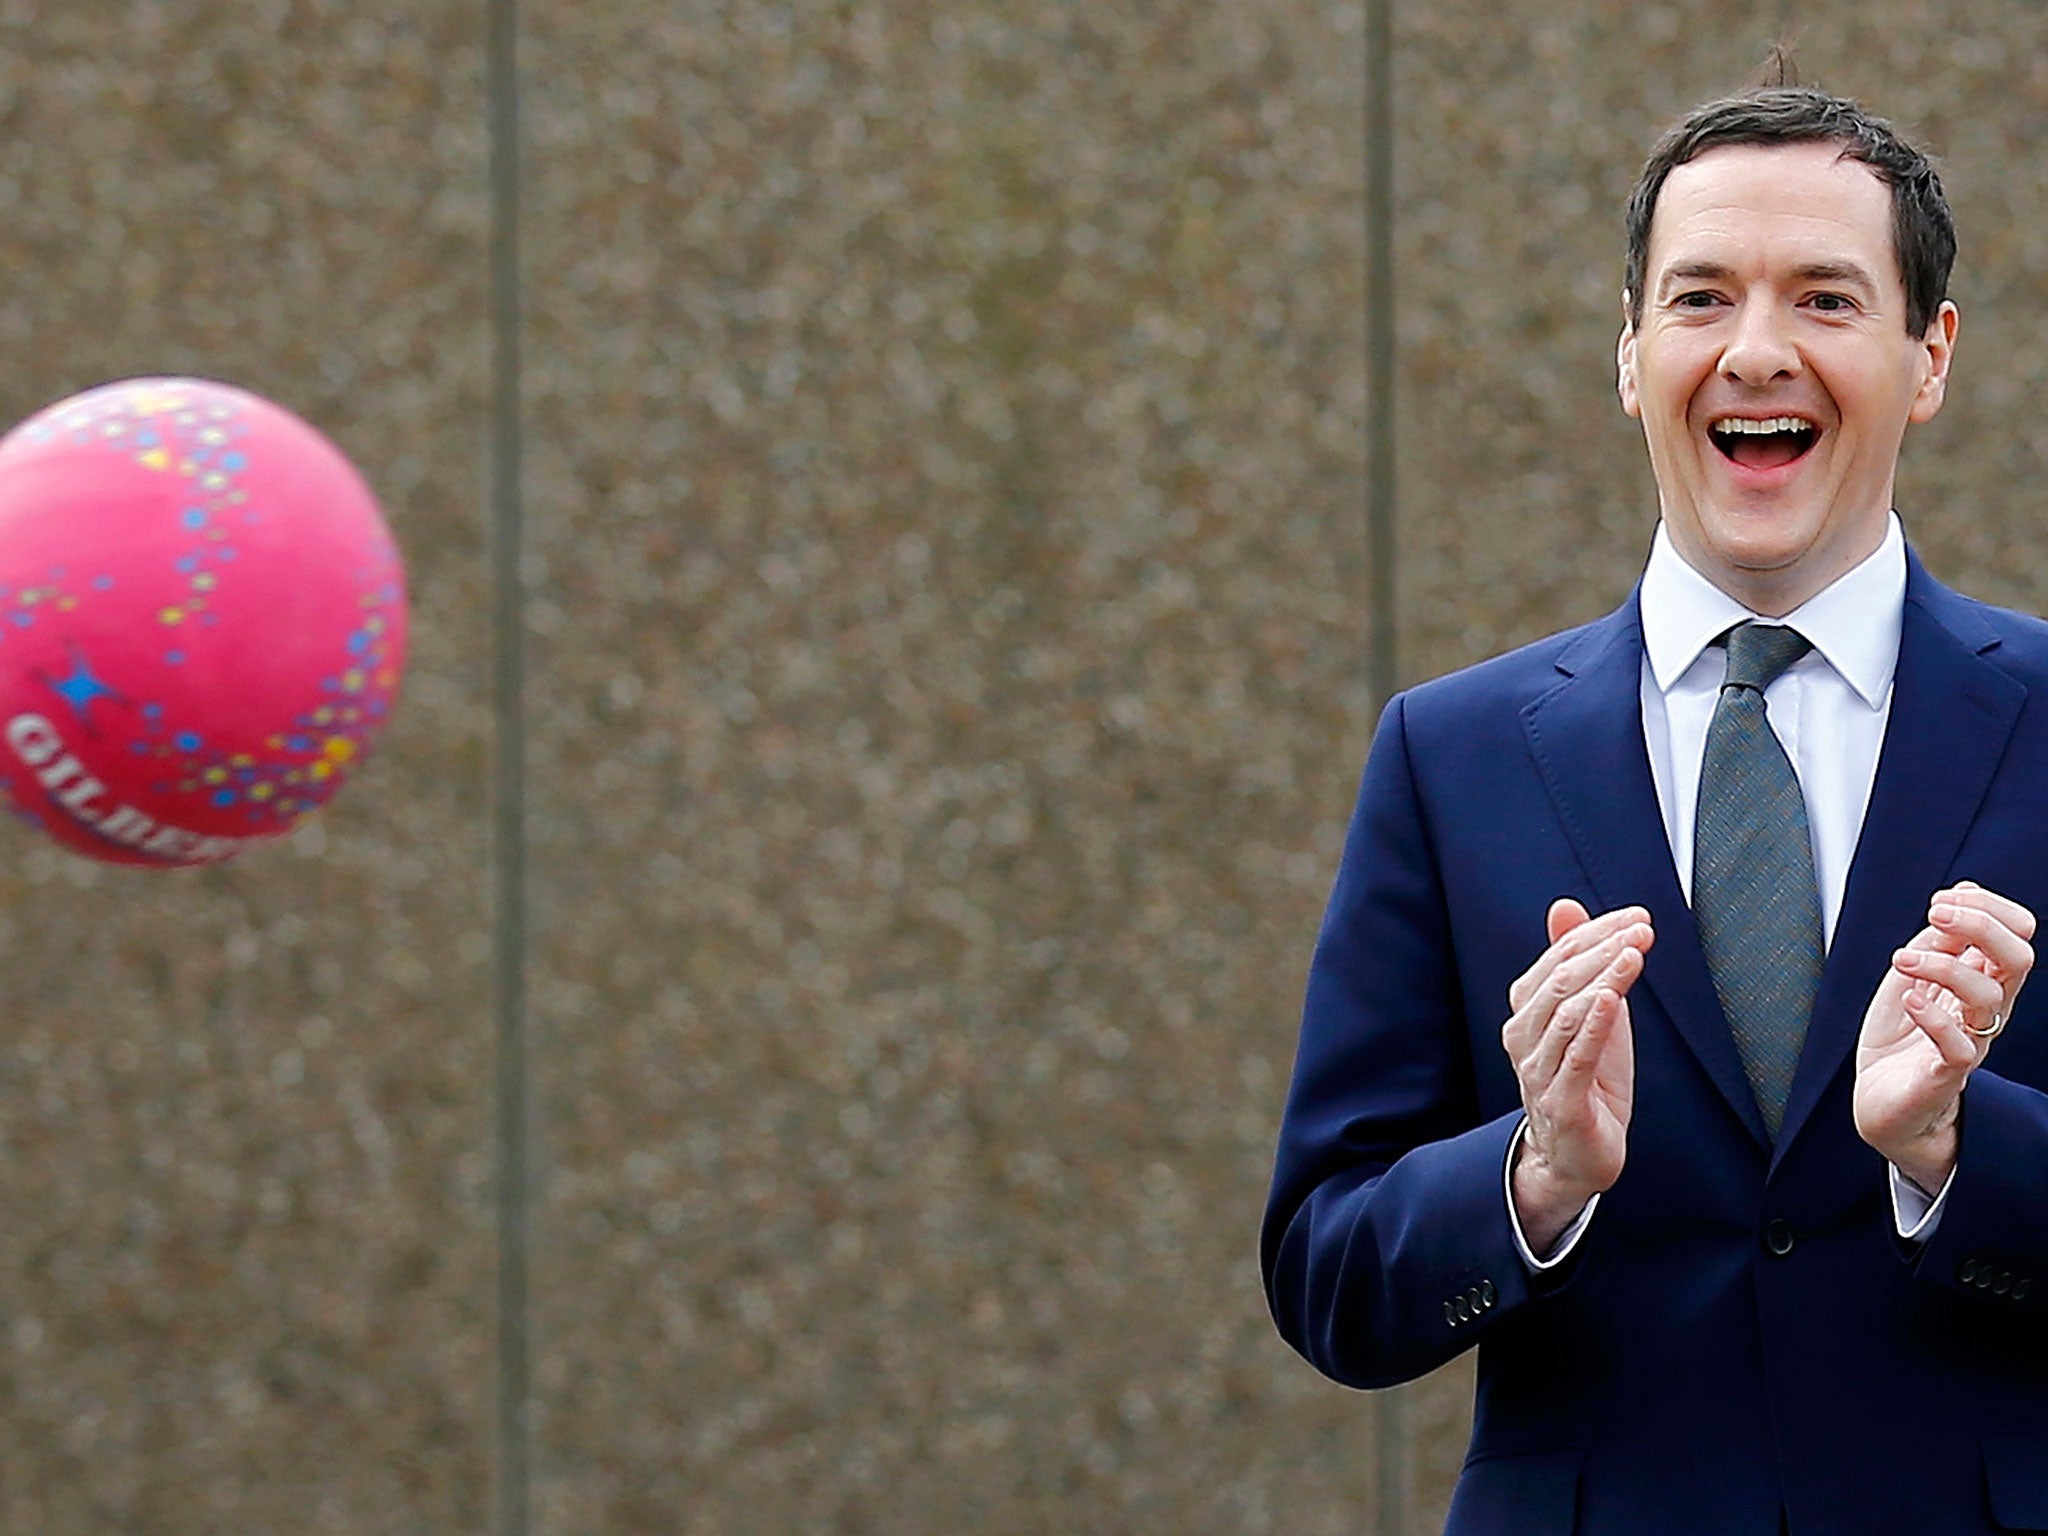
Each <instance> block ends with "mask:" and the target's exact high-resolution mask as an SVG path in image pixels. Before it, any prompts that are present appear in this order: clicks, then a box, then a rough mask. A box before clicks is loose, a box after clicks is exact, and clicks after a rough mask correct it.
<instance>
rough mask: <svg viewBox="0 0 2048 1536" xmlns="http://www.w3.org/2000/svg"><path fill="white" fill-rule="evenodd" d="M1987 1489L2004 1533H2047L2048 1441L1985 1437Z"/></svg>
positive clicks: (2032, 1436) (2033, 1437)
mask: <svg viewBox="0 0 2048 1536" xmlns="http://www.w3.org/2000/svg"><path fill="white" fill-rule="evenodd" d="M1984 1486H1985V1488H1986V1490H1987V1491H1988V1492H1989V1493H1990V1495H1991V1518H1992V1519H1993V1520H1995V1521H1997V1522H1998V1528H1999V1529H2000V1530H2002V1531H2048V1442H2044V1441H2043V1438H2042V1437H2041V1436H2040V1435H2039V1434H1990V1435H1986V1436H1985V1437H1984Z"/></svg>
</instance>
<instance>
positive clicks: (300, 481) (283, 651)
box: [0, 378, 406, 867]
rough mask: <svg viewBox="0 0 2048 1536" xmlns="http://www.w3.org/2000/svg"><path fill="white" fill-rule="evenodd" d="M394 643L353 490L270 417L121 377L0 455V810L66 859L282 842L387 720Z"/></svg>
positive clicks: (396, 625)
mask: <svg viewBox="0 0 2048 1536" xmlns="http://www.w3.org/2000/svg"><path fill="white" fill-rule="evenodd" d="M405 638H406V595H405V571H404V567H403V565H402V564H401V562H400V559H399V554H398V549H397V546H396V545H395V544H394V543H393V541H392V538H391V532H390V530H389V528H387V527H386V526H385V522H384V518H383V515H382V513H380V512H379V511H378V508H377V503H376V501H375V499H374V498H373V497H372V496H371V494H370V491H369V488H368V487H367V486H366V485H365V484H364V483H363V479H362V476H360V475H359V474H357V473H356V471H355V469H354V467H353V466H352V465H351V464H350V463H349V462H348V460H347V459H346V458H344V457H343V456H342V454H341V452H340V451H339V450H338V449H337V448H335V446H334V445H333V444H332V443H330V442H329V441H328V440H327V439H326V438H325V437H323V436H321V435H320V433H318V432H317V431H315V430H314V429H313V428H312V427H310V426H308V425H307V424H306V423H305V422H303V421H301V420H300V419H299V418H298V417H296V416H294V415H292V414H291V413H290V412H289V411H286V410H284V409H283V408H281V407H279V406H277V405H273V404H272V403H271V402H269V401H267V400H263V399H260V398H258V397H257V396H255V395H252V394H249V393H248V392H246V391H244V390H240V389H235V388H232V387H230V386H228V385H225V384H216V383H209V382H207V381H205V380H201V379H168V378H166V379H130V380H127V381H124V382H122V383H118V384H107V385H103V386H101V387H100V388H97V389H92V390H88V391H86V392H85V393H83V394H80V395H75V396H73V397H72V398H70V399H68V400H63V401H60V402H59V403H57V404H56V405H53V406H50V407H49V408H48V409H46V410H43V411H41V412H39V413H38V414H36V415H35V416H32V417H30V418H29V419H28V420H27V421H25V422H23V423H22V424H21V425H20V426H18V427H16V428H15V429H14V430H13V431H12V432H10V433H8V434H7V436H6V437H5V438H4V439H0V789H4V790H5V791H6V794H7V797H8V799H9V800H10V801H11V803H12V806H13V809H14V810H15V812H16V813H17V814H18V815H19V816H20V817H21V818H22V819H24V820H26V821H28V822H30V823H32V824H33V825H35V826H37V827H39V828H41V829H42V830H43V831H44V832H46V833H48V834H49V835H50V836H52V837H54V838H56V839H57V840H58V841H59V842H61V843H63V844H64V845H66V846H67V847H69V848H72V849H75V850H76V851H77V852H79V853H82V854H86V855H89V856H90V857H92V858H96V859H104V860H108V861H110V862H113V863H120V864H135V865H146V866H156V867H172V866H179V865H193V864H209V863H216V862H218V861H219V860H221V859H225V858H228V857H230V856H232V855H233V854H235V853H237V852H239V851H240V850H242V849H243V848H245V847H247V846H249V845H250V844H251V843H255V842H260V841H262V840H264V839H267V838H273V837H277V836H280V835H282V834H283V833H285V832H288V831H290V830H291V828H292V827H293V825H294V824H295V823H297V821H298V820H299V818H301V817H302V816H304V815H306V814H307V812H309V811H311V810H313V809H315V808H316V807H318V806H319V805H321V804H322V803H324V802H325V801H326V800H328V799H329V798H331V797H332V796H333V794H334V792H335V791H336V790H337V789H339V788H340V787H341V785H342V784H343V783H344V782H345V781H346V780H347V779H348V776H349V774H350V773H351V771H352V770H353V769H355V768H356V767H357V765H359V764H360V763H361V762H362V760H363V756H364V754H365V752H366V751H367V750H368V749H369V747H370V744H371V742H372V741H373V740H374V739H375V737H376V735H377V733H378V731H379V730H380V729H381V728H382V726H383V725H384V723H385V721H386V720H387V719H388V718H389V717H390V714H391V710H392V706H393V703H394V701H395V699H396V697H397V692H398V684H399V674H400V672H401V671H402V669H403V667H404V663H405Z"/></svg>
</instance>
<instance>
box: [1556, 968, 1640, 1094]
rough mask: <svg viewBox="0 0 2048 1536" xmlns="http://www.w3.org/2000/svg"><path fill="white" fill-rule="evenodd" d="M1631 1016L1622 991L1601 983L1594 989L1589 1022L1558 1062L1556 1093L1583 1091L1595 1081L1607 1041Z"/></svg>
mask: <svg viewBox="0 0 2048 1536" xmlns="http://www.w3.org/2000/svg"><path fill="white" fill-rule="evenodd" d="M1627 1017H1628V1008H1627V1007H1626V1005H1624V1004H1623V1002H1622V1000H1621V994H1620V993H1619V992H1616V991H1615V990H1613V989H1612V988H1611V987H1605V986H1602V987H1598V988H1596V989H1595V990H1594V992H1593V1001H1592V1004H1591V1006H1590V1007H1588V1008H1587V1010H1586V1022H1585V1023H1584V1024H1582V1025H1581V1026H1579V1032H1578V1034H1577V1035H1575V1036H1574V1037H1573V1038H1572V1042H1571V1044H1570V1045H1569V1046H1568V1047H1567V1048H1566V1049H1565V1053H1564V1060H1563V1061H1561V1062H1560V1063H1558V1069H1557V1076H1556V1077H1555V1078H1553V1079H1552V1080H1551V1090H1552V1092H1553V1093H1556V1092H1558V1091H1560V1090H1561V1091H1562V1092H1563V1093H1564V1094H1566V1095H1567V1096H1573V1095H1580V1094H1583V1093H1584V1092H1585V1091H1586V1088H1587V1086H1588V1085H1589V1084H1590V1083H1591V1082H1592V1079H1593V1074H1594V1071H1595V1069H1596V1068H1597V1067H1598V1066H1599V1065H1600V1057H1601V1055H1602V1054H1603V1053H1604V1052H1605V1051H1606V1049H1607V1042H1608V1041H1609V1040H1611V1039H1612V1038H1613V1037H1614V1033H1615V1031H1616V1030H1618V1029H1619V1028H1621V1025H1622V1021H1623V1020H1624V1019H1626V1018H1627Z"/></svg>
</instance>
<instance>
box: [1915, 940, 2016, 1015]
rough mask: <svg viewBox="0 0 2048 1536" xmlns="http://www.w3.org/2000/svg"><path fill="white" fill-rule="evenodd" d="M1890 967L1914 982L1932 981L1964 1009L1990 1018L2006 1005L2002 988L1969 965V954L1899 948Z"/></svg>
mask: <svg viewBox="0 0 2048 1536" xmlns="http://www.w3.org/2000/svg"><path fill="white" fill-rule="evenodd" d="M1892 964H1893V965H1894V966H1896V967H1897V968H1898V969H1899V970H1900V971H1901V972H1903V973H1904V974H1905V975H1907V976H1910V977H1912V978H1913V980H1915V981H1920V982H1931V983H1933V984H1934V985H1936V986H1939V987H1944V988H1946V989H1947V990H1948V991H1949V992H1951V993H1953V994H1954V995H1955V997H1956V999H1957V1001H1958V1002H1959V1003H1961V1005H1962V1006H1963V1007H1965V1008H1969V1009H1974V1010H1975V1011H1977V1012H1978V1013H1981V1014H1985V1015H1987V1016H1988V1015H1990V1014H1992V1013H1995V1012H1997V1011H1998V1009H1999V1007H2000V1006H2001V1005H2002V1004H2003V1003H2004V1002H2005V987H2004V984H2003V983H2001V982H2000V981H1999V979H1998V978H1997V977H1996V976H1988V975H1986V974H1985V973H1984V972H1983V971H1982V970H1980V969H1979V968H1978V967H1976V966H1975V965H1972V964H1971V963H1970V958H1969V956H1968V955H1945V954H1941V953H1939V952H1938V951H1934V950H1926V949H1902V950H1900V951H1898V953H1896V954H1895V955H1893V956H1892Z"/></svg>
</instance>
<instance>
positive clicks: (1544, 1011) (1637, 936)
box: [1501, 924, 1649, 1056]
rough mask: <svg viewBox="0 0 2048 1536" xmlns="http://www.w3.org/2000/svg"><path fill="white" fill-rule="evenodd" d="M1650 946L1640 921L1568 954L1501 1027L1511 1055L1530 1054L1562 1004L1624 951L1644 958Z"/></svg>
mask: <svg viewBox="0 0 2048 1536" xmlns="http://www.w3.org/2000/svg"><path fill="white" fill-rule="evenodd" d="M1648 945H1649V928H1648V926H1647V925H1644V924H1637V925H1636V926H1634V927H1631V928H1624V929H1622V930H1621V932H1619V933H1617V934H1615V935H1613V936H1612V937H1611V938H1609V939H1608V940H1607V941H1606V942H1605V943H1603V944H1600V945H1598V946H1597V947H1595V948H1593V949H1590V950H1587V951H1586V952H1585V953H1583V954H1576V955H1570V956H1567V957H1566V958H1565V959H1564V960H1562V961H1560V962H1559V963H1558V965H1557V966H1556V967H1555V968H1554V969H1552V971H1551V972H1550V974H1549V975H1547V976H1545V977H1544V978H1543V980H1542V982H1541V983H1540V984H1539V985H1538V986H1537V987H1536V989H1535V990H1534V991H1533V992H1530V993H1529V994H1528V995H1527V996H1525V997H1524V998H1523V999H1522V1001H1521V1003H1520V1005H1519V1006H1518V1007H1517V1008H1516V1009H1515V1011H1514V1013H1513V1014H1511V1015H1510V1016H1509V1018H1508V1021H1507V1023H1506V1024H1505V1025H1503V1026H1502V1028H1501V1043H1502V1044H1503V1045H1505V1046H1506V1047H1507V1049H1508V1052H1509V1054H1510V1055H1513V1056H1520V1055H1522V1054H1524V1053H1526V1052H1527V1051H1528V1049H1529V1048H1530V1047H1531V1046H1532V1045H1533V1044H1534V1043H1535V1041H1536V1040H1537V1038H1538V1037H1539V1036H1540V1035H1541V1034H1542V1033H1543V1031H1544V1030H1545V1029H1546V1028H1548V1027H1549V1024H1550V1021H1551V1018H1552V1017H1553V1015H1555V1013H1556V1012H1557V1010H1558V1008H1559V1007H1561V1006H1562V1005H1563V1004H1564V1003H1565V1002H1567V1001H1568V1000H1570V999H1571V998H1573V997H1576V996H1578V995H1579V994H1580V993H1582V992H1584V991H1585V990H1586V989H1587V988H1588V987H1590V986H1591V985H1592V984H1593V983H1594V982H1595V981H1597V980H1599V978H1600V977H1601V976H1602V975H1604V974H1606V972H1607V971H1608V969H1609V968H1610V967H1611V966H1612V965H1613V964H1614V962H1615V961H1616V960H1617V959H1619V958H1620V957H1621V956H1622V955H1623V954H1627V953H1634V954H1635V955H1636V956H1637V958H1638V960H1640V958H1641V954H1642V951H1643V950H1644V949H1646V948H1648ZM1634 980H1635V976H1634V974H1630V975H1629V976H1628V981H1629V982H1633V981H1634ZM1625 986H1626V983H1624V987H1625Z"/></svg>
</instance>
